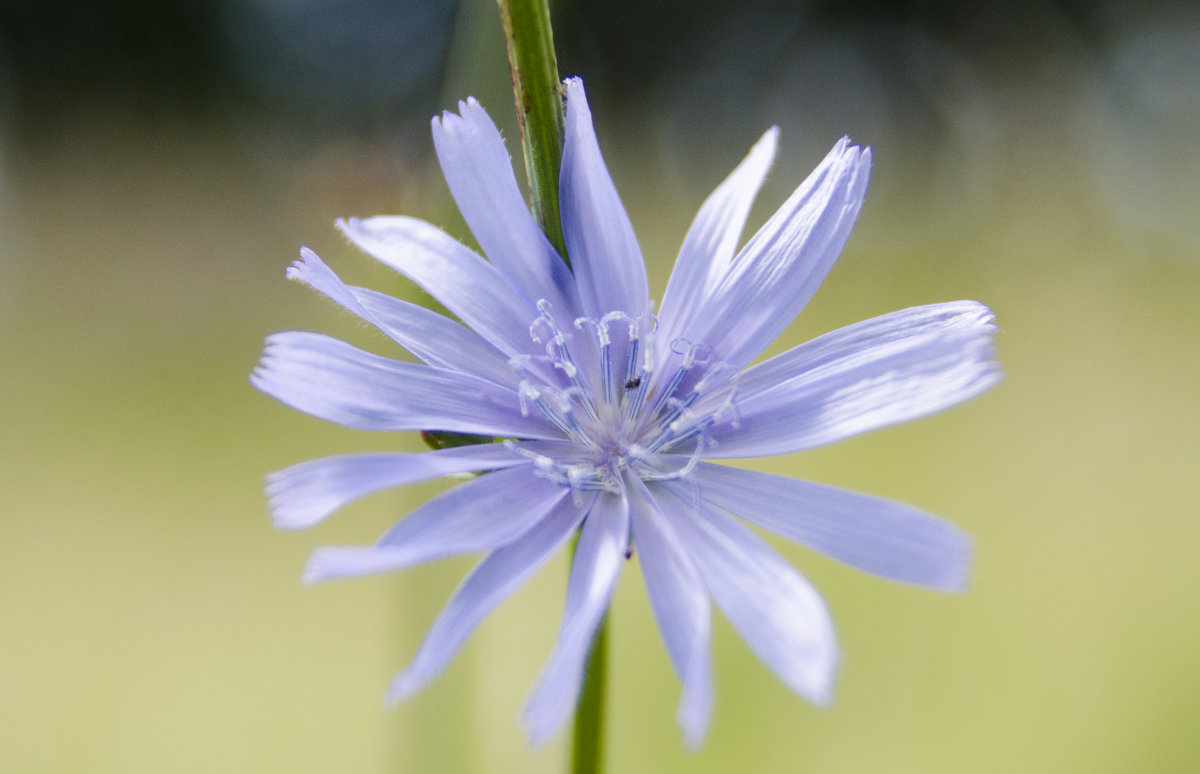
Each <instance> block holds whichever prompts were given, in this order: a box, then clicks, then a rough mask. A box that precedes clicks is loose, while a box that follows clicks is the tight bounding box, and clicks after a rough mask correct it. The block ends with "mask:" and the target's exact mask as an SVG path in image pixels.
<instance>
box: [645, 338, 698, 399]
mask: <svg viewBox="0 0 1200 774" xmlns="http://www.w3.org/2000/svg"><path fill="white" fill-rule="evenodd" d="M671 351H672V352H674V353H675V354H676V355H679V356H681V357H682V358H683V360H682V361H681V362H680V364H679V367H678V368H677V369H676V370H675V373H674V374H672V375H671V380H670V381H669V382H668V383H667V386H666V387H665V388H664V389H663V390H662V392H660V393H659V394H658V398H657V399H656V400H655V402H654V407H653V408H651V409H650V412H649V414H650V416H657V415H659V414H660V413H662V411H663V409H664V408H665V407H666V406H667V404H668V401H670V400H671V399H672V398H674V397H675V392H676V391H677V390H678V389H679V386H680V385H681V384H683V380H684V379H686V378H687V376H688V374H689V373H690V372H691V370H692V369H693V368H695V367H696V366H697V365H707V364H708V362H709V359H710V358H711V356H712V354H711V350H709V348H708V347H707V346H705V345H704V344H693V343H692V342H690V341H688V340H687V339H682V338H679V339H675V340H674V341H672V342H671Z"/></svg>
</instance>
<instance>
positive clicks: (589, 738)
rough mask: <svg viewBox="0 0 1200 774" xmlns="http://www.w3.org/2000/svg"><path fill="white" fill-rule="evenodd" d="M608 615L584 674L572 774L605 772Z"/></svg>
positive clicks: (576, 723)
mask: <svg viewBox="0 0 1200 774" xmlns="http://www.w3.org/2000/svg"><path fill="white" fill-rule="evenodd" d="M607 666H608V613H605V614H604V617H603V618H601V619H600V625H599V626H597V627H596V633H595V634H594V635H593V639H592V648H591V651H590V652H589V653H588V657H587V662H586V664H585V666H584V672H583V690H582V691H580V693H579V706H578V707H576V709H575V729H574V732H573V734H572V737H571V742H572V744H571V774H599V772H601V771H603V770H604V766H603V762H604V699H605V684H606V682H607V680H606V678H607V677H608V669H607Z"/></svg>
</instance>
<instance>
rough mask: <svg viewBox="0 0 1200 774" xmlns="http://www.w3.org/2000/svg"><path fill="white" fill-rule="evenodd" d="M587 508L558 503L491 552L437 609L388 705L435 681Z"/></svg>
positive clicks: (394, 684)
mask: <svg viewBox="0 0 1200 774" xmlns="http://www.w3.org/2000/svg"><path fill="white" fill-rule="evenodd" d="M588 505H589V504H588V503H584V504H582V506H581V505H576V504H575V503H574V502H573V501H572V500H571V499H570V498H566V499H564V500H562V501H560V502H559V503H558V505H556V506H555V507H554V509H553V510H551V512H550V513H549V514H548V515H547V516H546V517H545V518H543V519H542V520H541V521H539V522H538V523H537V524H535V525H534V526H533V528H531V529H530V530H529V531H528V532H526V533H525V534H524V535H522V536H521V539H520V540H517V541H515V542H513V543H510V544H508V545H506V546H504V547H503V548H498V549H496V550H495V551H493V552H492V553H491V554H489V555H488V557H487V558H486V559H484V560H483V561H482V562H480V563H479V564H478V565H477V566H476V567H475V569H474V570H473V571H472V572H471V574H470V575H468V576H467V577H466V579H465V580H464V581H463V582H462V584H461V585H460V586H459V587H458V589H457V590H456V591H455V592H454V596H452V597H451V598H450V601H449V602H447V603H446V606H445V607H444V608H442V612H441V613H439V614H438V617H437V620H436V621H434V622H433V626H432V627H430V629H429V633H428V634H426V635H425V639H424V641H422V643H421V647H420V648H419V649H418V650H417V655H416V656H415V657H414V658H413V661H412V664H410V665H409V667H408V668H407V669H405V670H404V671H403V672H401V673H400V674H398V675H397V676H396V678H395V679H394V680H393V681H392V685H391V687H390V688H389V689H388V696H387V698H388V701H389V702H393V703H394V702H399V701H403V700H404V699H407V698H409V697H410V696H412V695H413V694H415V693H416V692H417V691H419V690H421V688H423V687H424V686H425V685H426V684H427V683H428V682H429V681H430V680H432V679H433V678H435V677H437V676H438V674H440V673H441V671H442V669H444V668H445V666H446V665H447V664H449V663H450V661H451V659H453V658H454V656H455V654H457V653H458V651H459V649H460V648H461V647H462V645H463V643H464V642H466V640H467V638H468V637H469V636H470V635H471V632H473V631H474V630H475V627H476V626H478V625H479V624H480V622H482V621H483V619H484V618H486V617H487V616H488V615H489V614H490V613H491V612H492V611H493V610H494V609H496V607H497V606H499V605H500V604H501V603H502V602H504V600H506V599H508V598H509V597H510V596H511V595H512V594H513V593H514V592H515V591H516V590H517V589H518V588H520V587H521V586H522V584H524V583H525V581H526V580H528V579H529V578H530V576H532V575H533V574H534V573H535V572H537V570H538V569H539V568H540V567H541V566H542V565H543V564H545V563H546V560H547V559H549V558H550V557H551V556H553V555H554V554H555V553H556V552H557V551H558V549H560V548H561V547H562V545H563V544H564V543H565V542H566V541H567V538H569V537H570V536H571V534H572V533H574V531H575V528H576V527H578V526H579V522H580V521H582V519H583V514H584V513H585V511H586V509H587V507H588Z"/></svg>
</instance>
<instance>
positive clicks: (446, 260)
mask: <svg viewBox="0 0 1200 774" xmlns="http://www.w3.org/2000/svg"><path fill="white" fill-rule="evenodd" d="M338 226H339V227H340V228H341V229H342V231H343V232H345V234H346V236H348V237H349V238H350V241H352V242H354V244H356V245H357V246H358V247H359V248H360V249H362V250H363V251H364V252H366V253H369V254H370V255H371V256H373V257H374V258H376V259H378V260H379V261H381V262H383V263H385V264H387V265H388V266H391V267H392V268H393V269H395V270H396V271H398V272H400V273H401V274H403V275H404V276H406V277H408V278H409V279H411V280H412V281H413V282H415V283H417V284H418V285H420V286H421V287H422V288H424V289H425V290H426V291H427V292H428V293H429V295H431V296H433V297H434V298H436V299H437V300H438V301H439V302H440V303H441V304H442V305H443V306H445V307H446V308H447V309H449V310H450V311H451V312H453V313H454V314H455V315H456V316H457V317H458V319H460V320H462V321H463V322H464V323H466V324H467V325H469V326H471V328H472V329H474V330H475V332H476V333H478V334H479V335H480V336H482V337H483V338H485V339H487V340H488V341H489V342H491V343H492V344H493V345H494V346H496V347H497V348H498V349H500V351H502V352H504V353H505V354H506V355H514V354H518V353H528V352H530V351H531V350H530V338H529V325H530V323H532V322H533V320H534V318H536V317H537V316H538V312H537V310H536V309H535V308H534V307H533V305H532V303H531V300H529V299H525V298H524V297H523V296H522V295H521V294H520V293H518V292H517V291H515V290H514V289H513V288H512V286H511V285H509V283H508V280H507V279H506V278H505V277H504V275H503V274H501V273H500V271H499V270H498V269H497V268H496V267H495V266H492V265H491V264H490V263H488V262H487V261H485V260H483V259H482V258H480V257H479V256H478V255H476V254H475V253H473V252H472V251H471V250H469V249H467V248H466V247H465V246H463V245H462V244H460V243H459V242H456V241H454V240H453V239H451V238H450V237H449V236H447V235H446V234H445V233H443V232H441V231H439V230H438V229H436V228H434V227H433V226H431V225H429V224H428V223H426V222H424V221H421V220H416V219H414V218H405V217H385V216H381V217H375V218H367V219H366V220H359V219H357V218H351V219H350V220H346V221H339V222H338ZM533 301H536V299H533Z"/></svg>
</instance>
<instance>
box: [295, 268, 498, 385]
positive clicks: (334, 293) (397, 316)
mask: <svg viewBox="0 0 1200 774" xmlns="http://www.w3.org/2000/svg"><path fill="white" fill-rule="evenodd" d="M287 276H288V279H294V280H297V281H299V282H303V283H304V284H306V285H308V286H309V287H311V288H313V289H314V290H316V291H317V292H319V293H322V294H323V295H325V296H326V297H328V298H329V299H331V300H332V301H334V302H336V303H338V304H340V305H341V306H342V307H343V308H344V309H346V310H347V311H349V312H351V313H353V314H355V315H357V316H358V317H360V318H362V319H363V320H365V321H366V322H369V323H370V324H372V325H374V326H375V327H376V328H378V329H379V330H381V331H383V333H384V334H386V335H387V336H388V338H390V339H391V340H392V341H394V342H396V343H397V344H399V345H400V346H402V347H404V348H405V349H407V350H408V351H409V352H411V353H412V354H414V355H416V356H417V357H419V358H420V359H421V360H423V361H425V362H426V363H429V364H430V365H432V366H437V367H439V368H447V369H449V370H451V371H461V372H462V373H467V374H474V375H475V376H482V377H484V378H487V379H490V380H491V381H493V382H496V383H497V384H503V385H505V386H509V387H516V385H517V384H518V382H519V379H518V378H517V375H516V372H514V371H513V369H512V367H511V366H509V364H508V358H507V357H505V356H504V355H503V354H502V353H501V352H500V350H498V349H496V348H495V347H493V346H492V345H491V344H489V343H487V342H486V341H484V340H483V339H482V338H480V336H479V334H477V333H475V332H474V331H472V330H471V329H470V328H467V327H466V326H464V325H462V324H460V323H457V322H455V321H454V320H451V319H450V318H449V317H446V316H445V315H441V314H438V313H437V312H434V311H431V310H429V309H426V308H425V307H423V306H417V305H416V304H411V303H409V302H407V301H401V300H400V299H398V298H393V297H392V296H389V295H385V294H383V293H377V292H376V291H374V290H367V289H365V288H358V287H353V286H351V285H346V284H344V283H343V282H342V281H341V279H339V278H338V276H337V275H336V274H335V273H334V272H333V270H332V269H330V268H329V267H328V266H326V265H325V263H323V262H322V261H321V259H320V258H318V257H317V254H316V253H314V252H313V251H312V250H309V249H308V248H307V247H305V248H301V250H300V260H298V261H296V262H294V263H293V264H292V265H291V266H290V267H288V271H287Z"/></svg>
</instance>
